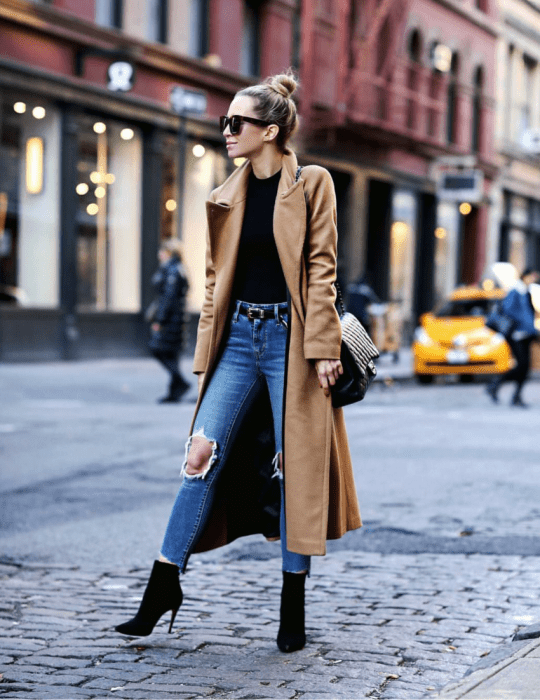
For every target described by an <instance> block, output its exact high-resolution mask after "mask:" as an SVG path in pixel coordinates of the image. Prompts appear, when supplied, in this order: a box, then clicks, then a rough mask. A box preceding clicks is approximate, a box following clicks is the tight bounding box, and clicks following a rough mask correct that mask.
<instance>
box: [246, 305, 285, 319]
mask: <svg viewBox="0 0 540 700" xmlns="http://www.w3.org/2000/svg"><path fill="white" fill-rule="evenodd" d="M240 313H241V314H242V316H247V317H248V318H249V319H250V321H254V320H255V319H256V318H261V319H262V318H275V317H276V314H275V312H274V309H261V308H260V307H258V306H248V307H247V308H246V307H245V306H241V307H240ZM281 313H282V314H286V313H287V309H282V310H281Z"/></svg>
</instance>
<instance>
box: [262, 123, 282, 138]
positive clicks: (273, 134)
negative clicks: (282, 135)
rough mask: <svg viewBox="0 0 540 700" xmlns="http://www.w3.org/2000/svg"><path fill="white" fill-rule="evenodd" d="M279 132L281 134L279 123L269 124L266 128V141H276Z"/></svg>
mask: <svg viewBox="0 0 540 700" xmlns="http://www.w3.org/2000/svg"><path fill="white" fill-rule="evenodd" d="M278 134H279V126H278V125H277V124H270V126H268V127H267V128H266V133H265V135H264V140H265V141H274V140H275V139H276V138H277V135H278Z"/></svg>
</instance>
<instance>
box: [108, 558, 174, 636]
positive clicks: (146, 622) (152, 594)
mask: <svg viewBox="0 0 540 700" xmlns="http://www.w3.org/2000/svg"><path fill="white" fill-rule="evenodd" d="M181 605H182V589H181V588H180V581H179V580H178V567H177V566H175V565H174V564H166V563H165V562H161V561H155V562H154V568H153V569H152V573H151V574H150V578H149V579H148V583H147V585H146V590H145V592H144V595H143V599H142V601H141V605H140V607H139V611H138V612H137V614H136V615H135V617H133V618H132V619H131V620H129V621H128V622H124V623H123V624H121V625H118V626H117V627H115V630H116V631H117V632H120V634H130V635H132V636H133V637H146V636H147V635H149V634H151V633H152V630H153V629H154V627H155V626H156V623H157V621H158V620H159V618H160V617H161V616H162V615H163V614H164V613H166V612H167V611H168V610H172V615H171V624H170V625H169V634H170V632H171V630H172V626H173V622H174V618H175V617H176V613H177V612H178V608H179V607H180V606H181Z"/></svg>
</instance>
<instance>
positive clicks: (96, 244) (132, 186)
mask: <svg viewBox="0 0 540 700" xmlns="http://www.w3.org/2000/svg"><path fill="white" fill-rule="evenodd" d="M78 125H79V130H78V141H79V155H78V162H77V171H78V178H77V182H76V183H74V185H73V186H74V187H75V190H76V192H77V195H78V198H79V209H78V213H77V267H78V289H77V300H78V307H79V309H80V310H86V311H106V310H110V311H127V312H136V311H139V310H140V251H141V230H140V221H141V173H142V148H141V135H140V133H139V131H138V129H135V128H134V127H131V126H128V125H126V124H122V123H120V122H116V121H113V120H109V119H98V118H95V117H90V116H86V115H84V116H83V115H81V116H80V117H79V119H78Z"/></svg>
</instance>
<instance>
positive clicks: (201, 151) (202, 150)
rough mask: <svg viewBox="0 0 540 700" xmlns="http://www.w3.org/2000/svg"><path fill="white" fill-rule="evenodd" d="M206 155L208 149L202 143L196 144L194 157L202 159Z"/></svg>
mask: <svg viewBox="0 0 540 700" xmlns="http://www.w3.org/2000/svg"><path fill="white" fill-rule="evenodd" d="M205 153H206V148H205V147H204V146H203V145H202V143H196V144H195V145H194V146H193V155H194V156H195V158H202V157H203V156H204V154H205Z"/></svg>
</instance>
